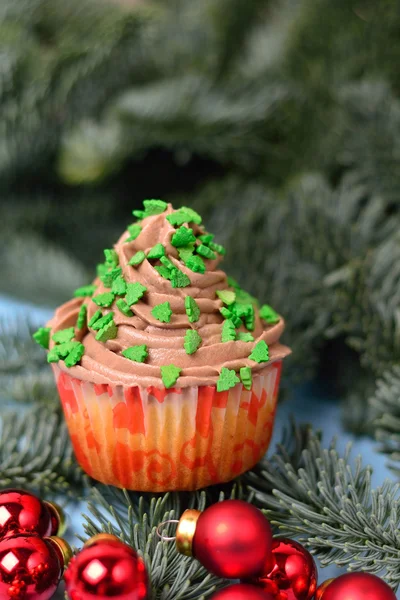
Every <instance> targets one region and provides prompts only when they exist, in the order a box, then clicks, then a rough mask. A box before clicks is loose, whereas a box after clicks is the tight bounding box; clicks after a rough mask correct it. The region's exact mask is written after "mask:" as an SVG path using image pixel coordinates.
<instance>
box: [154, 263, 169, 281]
mask: <svg viewBox="0 0 400 600" xmlns="http://www.w3.org/2000/svg"><path fill="white" fill-rule="evenodd" d="M154 268H155V270H156V271H157V273H158V274H159V275H161V277H163V278H164V279H171V278H172V273H173V271H172V270H170V269H168V267H164V265H161V266H157V267H154Z"/></svg>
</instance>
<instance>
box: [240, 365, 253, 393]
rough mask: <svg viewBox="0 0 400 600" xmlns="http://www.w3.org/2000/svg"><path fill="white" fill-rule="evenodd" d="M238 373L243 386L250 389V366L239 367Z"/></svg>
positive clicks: (251, 378) (251, 379)
mask: <svg viewBox="0 0 400 600" xmlns="http://www.w3.org/2000/svg"><path fill="white" fill-rule="evenodd" d="M239 373H240V379H241V381H242V383H243V387H244V388H245V389H246V390H251V386H252V384H253V376H252V373H251V369H250V367H241V369H240V371H239Z"/></svg>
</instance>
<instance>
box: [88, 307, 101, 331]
mask: <svg viewBox="0 0 400 600" xmlns="http://www.w3.org/2000/svg"><path fill="white" fill-rule="evenodd" d="M101 316H102V312H101V310H100V309H99V310H96V312H95V313H94V315H93V317H92V318H91V319H90V321H89V327H93V325H94V324H95V323H96V321H98V320H99V319H100V318H101Z"/></svg>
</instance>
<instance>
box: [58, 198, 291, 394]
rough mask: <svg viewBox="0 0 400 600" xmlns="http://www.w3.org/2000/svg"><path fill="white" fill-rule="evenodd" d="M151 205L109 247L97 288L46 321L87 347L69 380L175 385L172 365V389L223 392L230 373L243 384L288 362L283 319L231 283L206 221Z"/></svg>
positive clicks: (187, 211) (157, 203)
mask: <svg viewBox="0 0 400 600" xmlns="http://www.w3.org/2000/svg"><path fill="white" fill-rule="evenodd" d="M144 204H145V211H135V212H134V214H135V215H136V216H138V217H139V218H140V222H138V223H134V224H133V225H131V226H129V227H128V230H127V231H126V232H125V233H124V234H123V235H122V236H121V238H120V239H119V240H118V242H117V243H116V244H115V246H114V248H113V249H111V250H106V251H105V256H106V262H105V264H103V265H99V267H98V277H97V278H96V279H95V281H94V283H93V286H86V288H85V289H82V290H77V292H76V295H77V296H78V297H76V298H74V299H73V300H71V301H69V302H67V303H66V304H64V305H63V306H61V307H60V308H59V309H58V310H57V311H56V313H55V315H54V318H53V319H52V321H51V322H50V323H49V326H50V328H51V334H52V335H54V333H56V332H60V331H62V330H65V329H67V328H71V327H75V339H76V340H78V341H79V342H81V344H83V346H84V352H83V348H82V352H83V356H82V358H81V359H80V364H76V365H74V366H72V367H71V368H69V369H68V370H69V372H70V373H71V375H72V376H74V377H77V378H78V379H84V380H90V381H93V382H94V383H102V384H104V383H105V384H113V385H116V384H121V385H124V386H132V385H141V386H155V387H165V386H166V387H170V383H168V384H166V381H165V380H166V377H165V368H166V367H169V366H171V365H173V366H174V367H175V371H174V377H173V380H174V383H173V385H174V387H186V386H193V385H197V386H199V385H215V384H218V382H219V384H218V385H220V386H221V389H223V385H224V383H223V381H222V379H221V373H222V372H223V368H225V369H231V370H234V371H235V372H237V374H238V375H239V374H240V373H241V369H242V370H243V368H245V371H242V375H243V377H244V378H243V377H242V381H243V384H245V379H246V380H247V382H248V377H250V378H251V373H252V372H259V371H261V370H262V369H264V368H266V367H267V366H269V365H270V364H271V362H274V361H276V360H278V359H281V358H283V357H284V356H286V355H287V354H288V353H289V349H288V348H286V347H285V346H282V345H280V344H279V343H278V340H279V337H280V335H281V334H282V331H283V329H284V322H283V319H282V318H281V317H279V315H277V314H276V313H275V311H273V310H272V309H271V308H270V307H268V306H265V307H262V309H261V312H260V310H259V308H258V305H257V301H256V300H255V299H254V298H252V297H251V296H250V295H249V294H247V293H246V292H244V291H243V290H241V289H240V287H239V286H238V285H237V284H236V283H235V282H233V281H232V280H229V281H228V277H227V275H226V274H225V273H224V271H222V270H220V269H219V264H220V262H221V260H222V258H223V254H224V249H223V247H222V246H219V245H218V244H215V243H214V242H213V236H212V235H211V234H208V233H207V232H206V231H205V229H204V227H203V226H202V225H201V218H200V217H199V215H197V213H195V212H194V211H192V210H191V209H188V208H182V209H179V210H177V211H176V210H174V209H173V207H172V206H171V205H167V204H166V203H163V202H162V201H145V203H144ZM83 306H84V307H85V308H82V307H83ZM82 314H84V315H85V319H84V322H83V326H81V327H80V328H79V329H78V327H77V320H78V315H81V322H80V325H82ZM107 315H108V316H107ZM262 317H264V318H262ZM68 343H71V342H68ZM139 347H141V349H138V348H139ZM54 348H55V352H56V353H57V348H58V347H57V345H56V342H55V341H54V340H53V341H51V342H50V349H51V352H50V353H49V356H50V355H51V353H52V352H54ZM265 348H266V349H265ZM132 349H133V350H132ZM255 349H258V350H257V351H255ZM59 354H60V353H59ZM250 356H251V358H250ZM59 358H60V359H61V356H59ZM78 362H79V361H78ZM60 366H61V368H64V366H63V364H62V363H60ZM161 367H163V369H164V371H163V369H162V368H161ZM246 368H247V369H246ZM171 372H172V371H171ZM171 372H168V379H170V377H171ZM245 373H246V375H245ZM249 373H250V375H249Z"/></svg>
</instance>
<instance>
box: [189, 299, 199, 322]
mask: <svg viewBox="0 0 400 600" xmlns="http://www.w3.org/2000/svg"><path fill="white" fill-rule="evenodd" d="M185 310H186V314H187V316H188V318H189V321H190V323H196V321H198V320H199V318H200V308H199V305H198V304H197V302H196V300H195V299H194V298H192V296H186V298H185Z"/></svg>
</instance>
